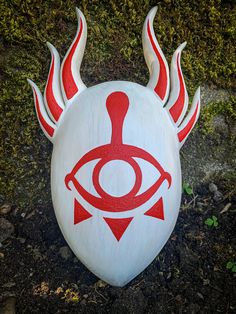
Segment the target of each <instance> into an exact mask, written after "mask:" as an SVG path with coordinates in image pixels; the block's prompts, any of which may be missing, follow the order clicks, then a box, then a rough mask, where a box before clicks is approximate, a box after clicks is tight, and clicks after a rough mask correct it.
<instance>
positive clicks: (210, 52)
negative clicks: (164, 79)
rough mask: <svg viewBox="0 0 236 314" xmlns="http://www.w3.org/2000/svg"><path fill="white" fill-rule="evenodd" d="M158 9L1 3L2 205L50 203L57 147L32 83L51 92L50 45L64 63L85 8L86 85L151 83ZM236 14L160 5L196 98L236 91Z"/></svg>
mask: <svg viewBox="0 0 236 314" xmlns="http://www.w3.org/2000/svg"><path fill="white" fill-rule="evenodd" d="M154 5H156V2H155V1H147V0H140V1H138V0H135V1H130V0H121V1H114V0H113V1H112V0H110V1H109V0H107V1H105V0H103V1H100V0H91V1H88V0H83V1H73V0H66V1H50V0H44V1H42V0H41V1H40V0H37V1H36V0H21V1H20V0H14V1H7V0H5V1H4V0H3V1H2V2H1V4H0V8H1V12H2V14H1V17H2V19H1V22H0V34H1V36H2V42H1V43H2V45H1V47H0V51H1V57H0V66H1V83H0V84H1V109H0V121H1V126H0V133H1V145H0V152H1V161H2V163H1V164H2V166H1V180H0V195H1V198H2V199H3V200H7V201H9V202H13V203H16V204H17V205H18V206H20V207H23V206H28V207H33V206H37V205H39V204H41V203H43V204H45V205H47V203H48V202H50V187H49V186H50V185H49V170H50V156H51V144H50V143H48V141H47V140H46V138H44V136H43V134H42V132H41V131H40V128H39V126H38V123H37V120H36V115H35V112H34V106H33V99H32V95H31V90H30V87H29V86H28V85H27V82H26V78H31V79H33V80H34V81H35V82H36V83H37V84H38V85H39V87H40V88H41V89H42V90H43V88H44V86H45V82H46V77H47V72H48V67H49V62H50V54H49V52H48V50H47V48H46V45H45V43H46V41H47V40H48V41H50V42H51V43H53V44H54V45H55V46H56V47H57V48H58V50H59V52H60V53H61V56H63V55H64V54H65V52H66V50H67V48H68V47H69V45H70V43H71V41H72V39H73V37H74V35H75V32H76V28H77V20H76V14H75V7H76V6H78V7H79V8H80V9H81V10H82V11H83V12H84V14H85V16H86V19H87V23H88V42H87V48H86V52H85V58H84V61H83V64H82V77H83V79H84V81H85V83H86V84H87V85H88V86H90V85H94V84H96V83H99V82H102V81H108V80H116V79H123V80H130V81H135V82H138V83H141V84H146V82H147V80H148V72H147V68H146V65H145V62H144V58H143V52H142V45H141V33H142V26H143V22H144V19H145V16H146V15H147V13H148V11H149V10H150V8H151V7H153V6H154ZM235 12H236V11H235V6H234V4H233V1H219V0H211V1H204V0H198V1H197V0H194V1H187V0H183V1H180V0H179V1H177V0H176V1H174V0H172V1H171V0H163V1H161V2H159V4H158V13H157V16H156V18H155V23H154V28H155V32H156V35H157V37H158V40H159V42H160V44H161V46H162V47H163V51H164V53H165V55H166V57H167V59H168V61H169V62H170V59H171V55H172V54H173V52H174V50H175V49H176V48H177V47H178V45H179V44H180V43H182V42H183V41H185V40H186V41H187V42H188V45H187V48H186V49H185V52H184V53H183V60H182V67H183V71H184V74H185V78H186V83H187V87H188V90H189V92H190V96H192V95H193V92H194V90H195V89H196V87H197V86H198V85H201V84H203V83H209V82H213V83H214V84H216V85H217V86H220V87H222V88H227V89H232V88H235V86H236V81H235V77H234V76H233V73H235V69H236V65H235V45H234V44H233V38H235V33H236V32H235V20H236V17H235ZM222 106H223V105H222ZM227 114H228V113H226V115H227ZM229 114H230V113H229ZM206 117H207V114H206ZM206 119H207V118H206ZM196 158H197V157H196Z"/></svg>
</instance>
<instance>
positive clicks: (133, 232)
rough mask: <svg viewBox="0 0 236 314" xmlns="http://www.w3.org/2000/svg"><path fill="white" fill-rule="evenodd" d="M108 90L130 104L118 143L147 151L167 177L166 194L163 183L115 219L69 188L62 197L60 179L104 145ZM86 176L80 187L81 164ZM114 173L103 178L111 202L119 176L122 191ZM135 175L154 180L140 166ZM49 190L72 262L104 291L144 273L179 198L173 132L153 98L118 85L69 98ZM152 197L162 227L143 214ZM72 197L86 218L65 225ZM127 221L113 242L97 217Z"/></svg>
mask: <svg viewBox="0 0 236 314" xmlns="http://www.w3.org/2000/svg"><path fill="white" fill-rule="evenodd" d="M114 91H123V92H124V93H126V94H127V96H128V97H129V99H130V107H129V110H128V113H127V116H126V118H125V122H124V130H123V138H124V143H128V144H130V145H134V146H137V147H140V148H142V149H144V150H146V151H148V152H149V153H150V154H152V155H153V156H154V157H155V158H156V159H157V160H158V161H159V162H160V164H161V165H162V166H163V167H164V168H165V170H166V171H168V172H169V173H170V174H171V176H172V184H171V187H170V189H168V184H167V183H166V182H164V183H163V185H162V186H161V187H160V189H159V190H158V191H157V193H155V194H154V195H153V197H152V198H151V199H150V200H148V201H147V202H146V203H145V204H143V205H142V206H140V207H139V208H136V209H134V210H131V211H127V212H120V213H110V212H104V211H101V210H98V209H96V208H94V207H93V206H91V205H90V204H89V203H87V202H86V201H85V200H84V199H83V198H82V197H81V196H80V195H79V193H78V192H77V191H76V189H75V188H74V186H73V184H71V185H70V186H71V189H72V191H69V190H68V189H67V188H66V186H65V183H64V178H65V176H66V175H67V173H68V172H70V171H71V170H72V168H73V167H74V165H75V164H76V162H77V161H78V160H79V159H80V158H81V157H82V156H83V155H84V154H85V153H87V152H88V151H90V150H91V149H93V148H94V147H98V146H100V145H104V144H107V143H109V142H110V138H111V123H110V119H109V116H108V113H107V110H106V105H105V104H106V99H107V96H108V95H109V94H110V93H112V92H114ZM86 169H87V170H86V172H83V173H82V176H83V178H82V179H81V180H82V181H86V178H85V177H87V176H88V177H90V178H91V173H92V171H93V169H94V163H91V167H89V164H87V166H86ZM81 170H82V169H81ZM145 170H147V171H145ZM121 171H122V164H120V167H119V165H118V164H117V166H116V167H114V169H113V178H111V177H109V180H110V182H109V183H110V191H111V190H112V189H113V190H112V191H111V193H110V194H112V195H119V194H122V193H123V191H124V190H129V189H130V182H129V180H126V179H127V178H126V177H125V175H124V178H125V179H124V181H123V185H122V186H119V185H117V184H116V176H120V173H121ZM142 172H143V176H144V177H145V178H148V179H145V180H146V181H148V182H151V183H152V182H153V181H155V180H156V178H157V177H158V176H157V174H156V172H157V170H156V169H155V168H154V171H153V172H150V168H149V167H145V164H143V166H142ZM87 173H88V175H87ZM78 177H79V174H78ZM125 186H127V189H125V188H124V187H125ZM51 188H52V198H53V204H54V208H55V213H56V217H57V220H58V223H59V225H60V228H61V230H62V233H63V235H64V237H65V238H66V240H67V242H68V243H69V245H70V247H71V249H72V250H73V251H74V253H75V254H76V256H77V257H78V258H79V259H80V260H81V261H82V262H83V263H84V264H85V265H86V266H87V267H88V268H89V269H90V270H91V271H92V272H93V273H95V274H96V275H97V276H98V277H100V278H102V279H103V280H105V281H107V282H108V283H110V284H112V285H116V286H123V285H125V284H126V283H127V282H129V281H130V280H131V279H132V278H134V277H135V276H137V275H138V274H139V273H140V272H141V271H142V270H143V269H145V268H146V267H147V266H148V265H149V264H150V263H151V261H152V260H153V259H154V258H155V257H156V255H157V254H158V253H159V252H160V250H161V249H162V247H163V246H164V244H165V243H166V241H167V240H168V238H169V236H170V234H171V232H172V230H173V228H174V226H175V222H176V219H177V216H178V212H179V205H180V198H181V169H180V161H179V147H178V140H177V136H176V131H175V127H174V126H173V124H172V122H171V120H170V117H169V116H168V114H167V112H166V111H165V110H163V108H162V104H161V103H160V102H158V99H157V97H156V96H155V94H154V92H152V91H151V90H150V89H148V88H145V87H143V86H140V85H138V84H135V83H130V82H121V81H120V82H107V83H103V84H100V85H97V86H94V87H91V88H90V89H87V90H85V91H84V92H83V93H81V94H80V95H79V96H78V97H77V98H75V99H74V102H73V104H72V105H71V106H70V107H69V108H68V109H67V112H66V114H65V116H64V120H63V123H62V125H61V126H60V128H59V130H58V132H57V134H56V138H55V141H54V149H53V156H52V173H51ZM85 188H86V189H87V190H88V191H89V192H91V193H94V188H92V182H87V185H86V186H85ZM120 190H121V191H122V192H120ZM160 197H162V198H163V201H164V215H165V220H164V221H163V220H160V219H157V218H153V217H149V216H145V215H144V213H145V211H147V210H148V209H149V208H151V207H152V205H154V204H155V202H156V201H157V200H158V199H159V198H160ZM74 198H76V199H78V201H79V202H80V203H81V204H82V205H83V206H84V208H86V209H87V210H88V211H89V212H90V213H91V214H92V215H93V217H91V218H90V219H87V220H85V221H83V222H81V223H80V224H77V225H73V215H74V207H73V206H74ZM130 216H132V217H134V219H133V220H132V222H131V223H130V225H129V226H128V228H127V230H126V232H125V233H124V235H123V236H122V238H121V239H120V241H117V240H116V238H115V237H114V235H113V234H112V232H111V230H110V229H109V227H108V226H107V224H106V223H105V221H104V219H103V217H112V218H121V217H130Z"/></svg>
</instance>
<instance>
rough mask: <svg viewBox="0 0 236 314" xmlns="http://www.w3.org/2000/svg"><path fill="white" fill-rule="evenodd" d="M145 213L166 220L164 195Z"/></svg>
mask: <svg viewBox="0 0 236 314" xmlns="http://www.w3.org/2000/svg"><path fill="white" fill-rule="evenodd" d="M144 215H147V216H151V217H154V218H158V219H162V220H164V210H163V200H162V197H161V198H160V199H159V200H158V201H157V202H156V204H154V205H153V206H152V207H151V208H150V209H149V210H148V211H146V213H144Z"/></svg>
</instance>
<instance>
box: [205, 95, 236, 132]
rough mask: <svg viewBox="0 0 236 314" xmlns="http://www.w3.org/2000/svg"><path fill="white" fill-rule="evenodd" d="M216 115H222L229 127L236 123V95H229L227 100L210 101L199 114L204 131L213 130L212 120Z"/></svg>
mask: <svg viewBox="0 0 236 314" xmlns="http://www.w3.org/2000/svg"><path fill="white" fill-rule="evenodd" d="M217 116H223V117H224V119H225V121H226V123H227V125H228V126H229V127H231V126H234V125H235V123H236V97H234V96H230V97H229V99H228V100H227V101H219V102H215V101H213V102H210V103H209V104H207V105H206V106H205V107H204V108H203V110H202V114H201V121H202V126H203V130H204V131H205V133H207V134H208V133H212V132H213V131H214V126H213V122H214V119H215V118H216V117H217Z"/></svg>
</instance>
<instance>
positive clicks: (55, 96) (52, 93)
mask: <svg viewBox="0 0 236 314" xmlns="http://www.w3.org/2000/svg"><path fill="white" fill-rule="evenodd" d="M47 46H48V48H49V49H50V52H51V66H50V70H49V74H48V80H47V84H46V87H45V92H44V103H45V107H46V109H47V111H48V114H49V116H50V118H51V119H52V121H53V122H55V123H56V122H58V120H59V118H60V116H61V114H62V112H63V109H64V108H65V106H64V102H63V98H62V94H61V88H60V56H59V53H58V52H57V50H56V48H55V47H54V46H53V45H52V44H50V43H49V42H48V43H47Z"/></svg>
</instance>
